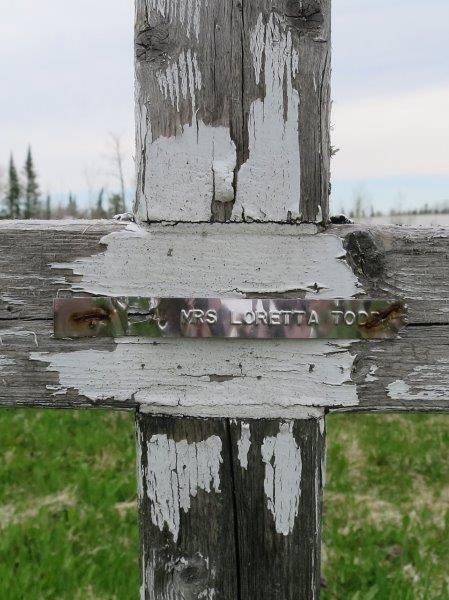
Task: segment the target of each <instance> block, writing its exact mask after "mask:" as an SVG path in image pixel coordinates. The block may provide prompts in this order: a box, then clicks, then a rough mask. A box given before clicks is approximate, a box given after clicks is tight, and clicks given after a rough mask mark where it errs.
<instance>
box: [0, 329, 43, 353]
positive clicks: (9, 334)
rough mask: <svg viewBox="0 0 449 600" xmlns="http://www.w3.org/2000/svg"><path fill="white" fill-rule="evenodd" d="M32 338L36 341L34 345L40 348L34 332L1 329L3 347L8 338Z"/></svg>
mask: <svg viewBox="0 0 449 600" xmlns="http://www.w3.org/2000/svg"><path fill="white" fill-rule="evenodd" d="M30 336H31V337H32V338H33V339H34V344H35V346H36V347H37V348H38V347H39V342H38V339H37V335H36V333H35V332H34V331H27V330H25V329H21V328H20V327H11V328H9V329H0V346H3V343H4V341H5V340H6V338H26V337H30Z"/></svg>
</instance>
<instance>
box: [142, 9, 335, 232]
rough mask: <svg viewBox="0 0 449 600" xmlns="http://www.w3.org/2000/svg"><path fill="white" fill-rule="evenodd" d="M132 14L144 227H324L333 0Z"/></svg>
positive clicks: (326, 201) (327, 170)
mask: <svg viewBox="0 0 449 600" xmlns="http://www.w3.org/2000/svg"><path fill="white" fill-rule="evenodd" d="M136 6H137V10H136V73H137V78H136V79H137V94H136V98H137V108H136V120H137V128H136V129H137V136H136V138H137V167H138V185H137V199H136V206H135V212H136V215H137V217H138V219H140V220H141V221H149V222H155V221H162V220H167V221H176V222H179V221H182V222H201V221H203V222H209V221H229V220H233V221H239V222H242V221H247V222H248V221H253V220H257V221H264V222H282V223H285V222H291V221H295V222H299V221H304V222H322V221H323V220H324V221H325V222H326V221H327V220H328V204H329V194H328V189H329V158H330V157H329V149H330V144H329V133H328V123H329V114H330V102H329V80H330V1H329V0H320V2H314V3H313V4H307V5H304V6H303V4H302V3H299V4H298V3H297V4H296V5H294V6H293V5H292V4H291V3H287V4H285V3H284V4H282V3H275V2H271V1H270V2H266V1H265V0H252V1H251V2H247V3H240V2H234V1H232V0H222V1H220V2H218V1H212V0H195V1H192V0H137V2H136ZM300 96H301V98H300Z"/></svg>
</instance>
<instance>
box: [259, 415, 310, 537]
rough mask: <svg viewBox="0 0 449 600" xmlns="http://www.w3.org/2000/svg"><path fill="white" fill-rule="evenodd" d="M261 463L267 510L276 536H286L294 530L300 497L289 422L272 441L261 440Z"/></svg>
mask: <svg viewBox="0 0 449 600" xmlns="http://www.w3.org/2000/svg"><path fill="white" fill-rule="evenodd" d="M262 460H263V462H264V463H265V481H264V489H265V495H266V497H267V507H268V510H269V511H270V512H271V514H272V515H273V517H274V522H275V527H276V531H277V533H280V534H282V535H285V536H287V535H289V534H290V533H291V532H292V531H293V528H294V526H295V520H296V517H297V516H298V511H299V500H300V497H301V473H302V461H301V449H300V448H299V446H298V445H297V443H296V440H295V437H294V435H293V423H292V422H284V423H281V424H280V427H279V433H278V434H277V436H276V437H267V438H265V440H264V441H263V444H262Z"/></svg>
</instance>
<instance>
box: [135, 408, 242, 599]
mask: <svg viewBox="0 0 449 600" xmlns="http://www.w3.org/2000/svg"><path fill="white" fill-rule="evenodd" d="M137 436H138V437H137V446H138V455H139V460H138V478H139V497H140V509H139V519H140V532H141V562H142V590H141V598H142V599H144V600H182V599H185V600H187V599H188V600H196V599H198V600H199V599H200V598H205V599H210V600H212V599H213V600H228V599H230V598H233V599H234V598H239V592H238V587H239V581H238V571H237V558H236V542H235V527H234V518H235V517H234V501H233V488H234V486H233V481H232V464H231V456H230V444H229V435H228V426H227V422H226V420H201V419H175V418H157V417H149V416H145V415H139V414H138V415H137ZM217 461H218V462H217Z"/></svg>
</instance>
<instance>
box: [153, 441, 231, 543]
mask: <svg viewBox="0 0 449 600" xmlns="http://www.w3.org/2000/svg"><path fill="white" fill-rule="evenodd" d="M221 451H222V443H221V440H220V438H219V437H218V436H212V437H210V438H208V439H206V440H203V441H201V442H196V443H192V444H189V443H188V442H187V441H186V440H182V441H180V442H175V441H174V440H172V439H169V438H168V437H167V436H166V435H154V436H152V437H151V439H150V441H149V442H148V443H147V467H146V469H145V474H144V477H145V484H146V485H145V487H146V493H147V495H148V498H149V500H150V502H151V520H152V522H153V524H154V525H155V526H156V527H158V528H159V529H160V530H161V531H163V530H164V527H165V526H167V527H168V530H169V531H170V533H171V534H172V536H173V539H174V541H175V542H176V541H177V540H178V536H179V529H180V519H181V510H183V511H184V512H185V513H187V512H188V511H189V509H190V506H191V500H192V498H195V497H196V495H197V493H198V491H199V490H203V491H205V492H207V493H211V492H215V493H217V494H218V493H220V473H219V472H220V464H221V463H222V462H223V459H222V456H221Z"/></svg>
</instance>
